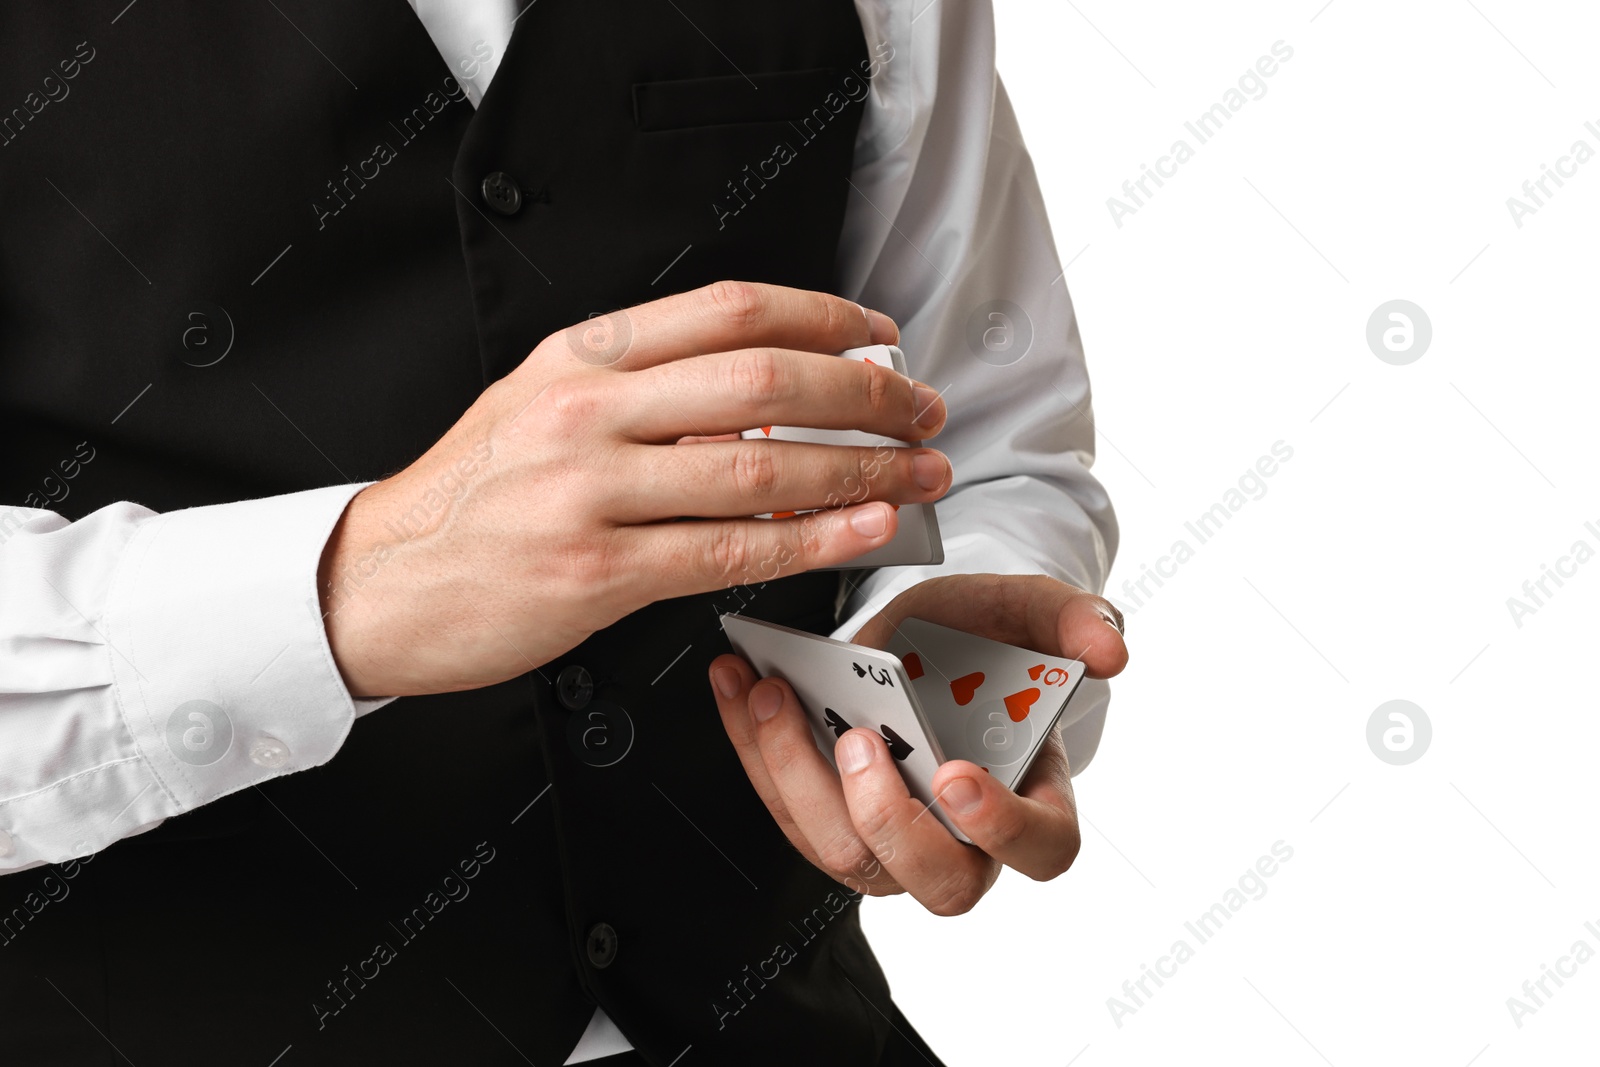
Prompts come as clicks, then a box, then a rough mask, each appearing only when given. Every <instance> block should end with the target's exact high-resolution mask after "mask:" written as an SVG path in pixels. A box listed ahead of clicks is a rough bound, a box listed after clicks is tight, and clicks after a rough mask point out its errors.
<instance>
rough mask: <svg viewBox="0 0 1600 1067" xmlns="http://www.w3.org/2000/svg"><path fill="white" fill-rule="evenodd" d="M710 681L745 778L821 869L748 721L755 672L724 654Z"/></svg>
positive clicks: (716, 661)
mask: <svg viewBox="0 0 1600 1067" xmlns="http://www.w3.org/2000/svg"><path fill="white" fill-rule="evenodd" d="M710 677H711V692H712V695H713V696H714V697H715V698H716V701H717V711H718V713H719V714H721V716H722V728H723V729H724V730H725V731H727V734H728V740H729V741H731V742H733V750H734V751H735V752H736V753H738V755H739V762H740V764H742V765H743V766H744V773H745V776H746V777H747V778H749V779H750V784H751V785H752V786H753V787H755V791H756V795H757V796H759V797H760V798H761V802H762V803H763V804H765V805H766V806H767V810H768V811H769V812H771V813H772V818H773V821H774V822H776V823H777V824H778V828H779V829H780V830H782V831H783V836H785V837H787V838H788V839H789V843H790V844H791V845H793V846H794V847H795V848H796V849H797V850H798V851H799V852H800V854H801V855H802V856H804V857H805V858H806V859H807V860H809V861H810V862H811V864H812V866H815V867H819V868H820V867H821V866H822V864H821V861H820V860H819V859H818V858H817V854H816V851H815V850H814V849H813V848H812V847H811V843H810V842H809V841H807V840H806V836H805V834H804V833H802V832H801V830H800V828H799V826H798V825H797V824H796V823H795V821H794V816H793V815H791V814H790V813H789V809H788V807H787V806H786V805H785V804H784V802H783V797H782V796H781V795H780V794H779V793H778V788H777V786H775V785H773V783H772V776H771V775H769V774H768V773H767V765H766V763H765V762H764V761H763V760H762V759H761V749H760V747H759V746H758V745H757V744H756V733H755V724H754V723H753V722H752V721H751V719H750V704H749V701H750V687H751V686H753V685H755V683H756V682H757V681H758V680H759V679H758V678H757V676H756V672H755V671H754V670H752V669H751V667H750V664H748V663H746V662H745V661H744V659H743V658H741V657H739V656H734V655H727V654H724V655H721V656H718V657H717V658H716V659H714V660H712V661H711V671H710ZM813 747H814V746H813Z"/></svg>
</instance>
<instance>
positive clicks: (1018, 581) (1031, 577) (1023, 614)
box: [851, 574, 1128, 678]
mask: <svg viewBox="0 0 1600 1067" xmlns="http://www.w3.org/2000/svg"><path fill="white" fill-rule="evenodd" d="M913 617H914V618H918V619H926V620H927V621H928V622H933V623H938V624H939V625H941V626H949V627H952V628H954V629H957V630H965V631H966V632H968V633H974V634H978V635H979V636H982V637H987V638H990V639H991V640H994V641H1001V642H1004V643H1005V644H1008V645H1016V646H1017V647H1019V648H1029V649H1033V650H1034V651H1036V652H1043V653H1045V654H1046V655H1051V656H1064V657H1067V658H1068V659H1076V660H1081V661H1082V662H1083V664H1084V668H1085V669H1086V671H1087V672H1088V674H1089V675H1090V677H1093V678H1110V677H1112V676H1113V675H1115V674H1117V673H1118V672H1120V671H1121V670H1122V669H1123V668H1124V667H1125V666H1127V663H1128V646H1127V643H1126V642H1125V641H1124V640H1123V637H1122V625H1123V624H1122V613H1121V612H1119V611H1117V609H1116V608H1115V607H1114V606H1112V604H1111V602H1110V601H1108V600H1106V599H1105V598H1104V597H1099V596H1095V595H1094V594H1093V593H1086V592H1084V591H1083V590H1082V589H1078V588H1075V587H1074V586H1070V585H1068V584H1067V583H1065V582H1061V581H1057V580H1055V579H1052V578H1046V577H1045V576H1043V575H1037V574H953V575H943V576H940V577H937V578H930V579H928V580H927V581H924V582H919V583H917V584H916V585H914V586H912V587H911V588H910V589H907V590H906V591H905V592H903V593H901V594H900V595H899V596H897V597H895V599H894V600H893V601H891V602H890V603H889V604H888V605H886V606H885V607H884V609H883V610H882V611H880V612H878V613H877V614H875V615H874V616H873V617H872V618H871V619H869V620H867V622H866V623H865V624H864V625H863V626H862V627H861V629H860V630H859V631H857V632H856V634H855V636H854V637H853V638H852V639H851V640H852V641H854V643H856V644H858V645H869V646H871V647H872V648H885V647H887V646H888V644H889V640H890V639H891V638H892V637H893V636H894V634H895V630H896V627H897V626H898V624H899V622H900V620H901V619H906V618H913Z"/></svg>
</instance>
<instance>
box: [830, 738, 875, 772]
mask: <svg viewBox="0 0 1600 1067" xmlns="http://www.w3.org/2000/svg"><path fill="white" fill-rule="evenodd" d="M833 758H834V759H836V760H838V761H839V773H840V774H855V773H856V772H857V771H862V770H865V769H866V767H867V764H869V763H871V762H872V742H871V741H868V740H867V739H866V738H865V737H862V736H861V735H860V734H845V735H844V736H843V737H841V738H840V739H839V745H838V747H837V748H835V749H834V751H833Z"/></svg>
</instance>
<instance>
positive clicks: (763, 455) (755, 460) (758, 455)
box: [729, 441, 778, 500]
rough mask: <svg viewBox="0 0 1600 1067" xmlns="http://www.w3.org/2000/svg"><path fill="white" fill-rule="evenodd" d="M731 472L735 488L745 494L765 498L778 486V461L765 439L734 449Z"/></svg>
mask: <svg viewBox="0 0 1600 1067" xmlns="http://www.w3.org/2000/svg"><path fill="white" fill-rule="evenodd" d="M729 473H730V475H731V476H732V478H733V485H734V488H735V489H737V490H738V491H739V493H740V494H741V495H743V496H747V497H754V498H756V499H758V500H765V499H766V498H767V497H769V496H771V495H772V494H773V492H774V491H776V490H777V488H778V461H777V460H776V459H775V458H774V457H773V454H772V449H771V448H770V447H768V445H767V444H766V442H764V441H751V442H749V443H747V444H744V445H741V446H740V447H738V448H736V449H734V450H733V460H732V463H731V470H730V471H729Z"/></svg>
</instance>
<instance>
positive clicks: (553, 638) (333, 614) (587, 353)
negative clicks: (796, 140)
mask: <svg viewBox="0 0 1600 1067" xmlns="http://www.w3.org/2000/svg"><path fill="white" fill-rule="evenodd" d="M898 339H899V331H898V329H897V328H896V327H895V324H894V323H893V322H892V321H891V320H890V319H889V318H888V317H887V316H884V315H881V314H879V313H877V312H872V311H868V312H865V313H863V309H862V308H860V307H859V306H858V305H856V304H853V303H851V302H850V301H848V300H843V299H840V298H838V297H834V296H828V295H826V294H823V293H814V292H806V291H802V290H797V289H784V288H779V287H776V286H768V285H758V284H753V283H744V282H722V283H718V284H716V285H711V286H707V287H706V288H704V289H699V290H696V291H694V292H691V293H684V294H681V295H678V296H671V297H667V298H665V299H663V300H657V301H653V302H651V303H648V304H641V305H639V306H638V307H634V308H629V309H627V310H626V311H619V312H615V313H613V314H611V315H608V316H605V317H603V318H599V319H592V320H590V321H589V322H586V323H580V324H578V325H576V326H574V327H572V328H570V329H568V330H564V331H562V332H561V333H558V334H554V335H552V336H550V337H547V338H545V340H544V341H542V342H541V343H540V344H539V346H538V347H537V348H535V349H534V350H533V352H532V353H531V354H530V355H529V356H528V358H527V359H525V360H523V362H522V364H521V365H520V366H518V367H517V369H516V370H515V371H513V372H512V373H511V374H509V375H507V376H506V377H505V378H503V379H501V380H500V381H497V382H495V383H494V384H493V385H491V386H489V388H488V389H486V390H484V392H483V393H482V395H480V396H479V397H478V399H477V401H476V402H474V403H473V405H472V407H470V408H469V409H468V410H467V412H466V414H464V415H463V416H462V417H461V419H460V420H459V421H458V422H457V423H456V424H455V425H454V426H453V427H451V429H450V430H449V432H447V433H446V434H445V435H444V437H442V438H440V440H439V441H438V442H437V443H436V444H435V445H434V446H433V447H432V448H430V449H429V450H428V451H427V452H426V453H425V454H424V455H423V456H422V457H421V458H420V459H418V460H417V461H416V462H415V463H413V464H411V465H410V466H409V467H407V468H405V469H404V470H402V471H400V472H399V473H398V474H395V475H393V476H392V477H389V478H386V479H384V480H383V481H381V482H377V483H376V484H374V485H371V486H368V487H367V488H366V489H364V490H362V491H361V492H360V493H358V494H357V495H356V496H355V498H354V499H353V500H352V501H351V502H350V505H349V507H348V508H347V509H346V510H345V513H344V516H343V517H342V518H341V519H340V521H339V524H338V526H337V527H335V529H334V532H333V535H332V537H330V538H329V541H328V545H327V547H326V549H325V550H324V552H323V557H322V562H321V567H320V568H319V572H318V586H319V589H320V590H321V597H322V611H323V615H324V618H325V621H326V625H327V632H328V640H329V643H330V645H331V647H332V649H333V654H334V658H335V660H336V661H337V662H338V664H339V669H340V672H341V673H342V674H343V676H344V679H345V682H346V684H347V685H348V686H349V688H350V691H351V693H352V694H353V695H355V696H358V697H378V696H407V695H413V694H420V693H439V692H449V691H453V690H460V689H473V688H477V687H479V686H485V685H492V684H494V683H496V682H501V681H505V680H506V679H508V678H514V677H516V676H517V675H519V674H523V673H525V672H527V671H530V670H533V669H534V668H535V667H536V666H538V665H540V664H543V663H546V662H548V661H549V660H551V659H553V658H555V657H556V656H558V655H560V654H561V653H562V652H565V651H567V650H568V649H570V648H572V647H574V646H576V645H577V644H579V643H580V642H582V641H583V640H584V639H585V638H587V637H588V636H589V635H590V634H592V633H593V632H595V631H596V630H600V629H603V628H605V627H606V626H609V625H611V624H612V623H613V622H615V621H617V620H618V619H620V618H622V617H623V616H625V615H627V614H629V613H631V612H633V611H636V610H638V609H639V608H641V607H644V606H645V605H647V604H650V603H653V602H655V601H657V600H665V599H669V598H672V597H679V596H687V595H690V594H693V593H701V592H707V591H710V590H713V589H722V588H727V587H730V586H734V585H740V584H744V583H748V582H760V581H767V580H770V579H773V578H777V577H781V576H783V575H786V574H794V573H798V572H800V571H805V570H810V569H812V568H815V567H820V566H832V565H837V564H840V563H845V562H847V561H849V560H851V559H854V558H856V557H857V556H860V555H862V554H863V553H866V552H868V551H870V550H872V549H874V548H877V547H878V546H880V545H882V544H884V543H886V542H887V541H888V540H889V539H890V538H891V537H892V536H893V535H894V532H895V529H896V520H895V514H894V510H893V509H892V508H890V507H889V506H888V505H889V504H890V503H893V504H905V503H920V502H927V501H932V500H936V499H938V498H939V497H941V496H943V495H944V494H945V493H946V492H947V491H948V490H949V487H950V482H951V471H950V464H949V461H948V460H947V459H946V458H945V457H944V456H943V455H942V454H941V453H939V452H937V451H935V450H933V449H926V448H915V449H910V448H895V449H871V448H855V447H847V446H840V445H818V444H802V443H798V442H783V441H766V440H752V441H742V440H738V439H737V435H738V433H739V432H740V431H742V430H745V429H748V428H751V427H755V426H767V425H775V424H776V425H784V426H808V427H814V428H818V429H838V430H844V429H856V430H862V431H865V432H868V433H871V434H874V435H881V436H886V437H890V438H895V439H898V440H903V441H920V440H924V439H926V438H929V437H932V436H933V435H934V434H936V433H938V432H939V430H940V429H941V428H943V426H944V421H945V405H944V402H943V401H942V400H940V399H939V397H938V395H937V394H936V393H935V391H934V390H933V389H931V388H929V387H927V386H924V385H920V384H918V383H914V382H912V381H911V380H910V379H908V378H905V377H903V376H901V375H899V374H896V373H895V372H894V371H893V370H891V369H889V368H887V367H881V366H875V365H872V364H867V363H857V362H852V361H849V360H842V359H836V358H834V354H835V353H838V352H841V351H843V350H845V349H847V348H855V347H859V346H861V345H867V344H892V343H894V342H895V341H897V340H898ZM730 435H731V437H730ZM914 459H916V460H920V462H918V464H917V466H918V467H919V468H923V477H922V478H921V479H918V478H917V477H915V475H914V473H913V460H914ZM924 486H925V487H924ZM810 508H822V509H824V510H821V511H818V512H815V513H814V514H810V515H804V516H800V517H796V518H786V519H756V518H753V517H752V516H755V515H759V514H764V513H766V512H783V511H802V510H806V509H810ZM685 516H694V517H698V518H701V519H704V520H705V521H694V522H679V521H675V520H677V519H679V518H681V517H685Z"/></svg>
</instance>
